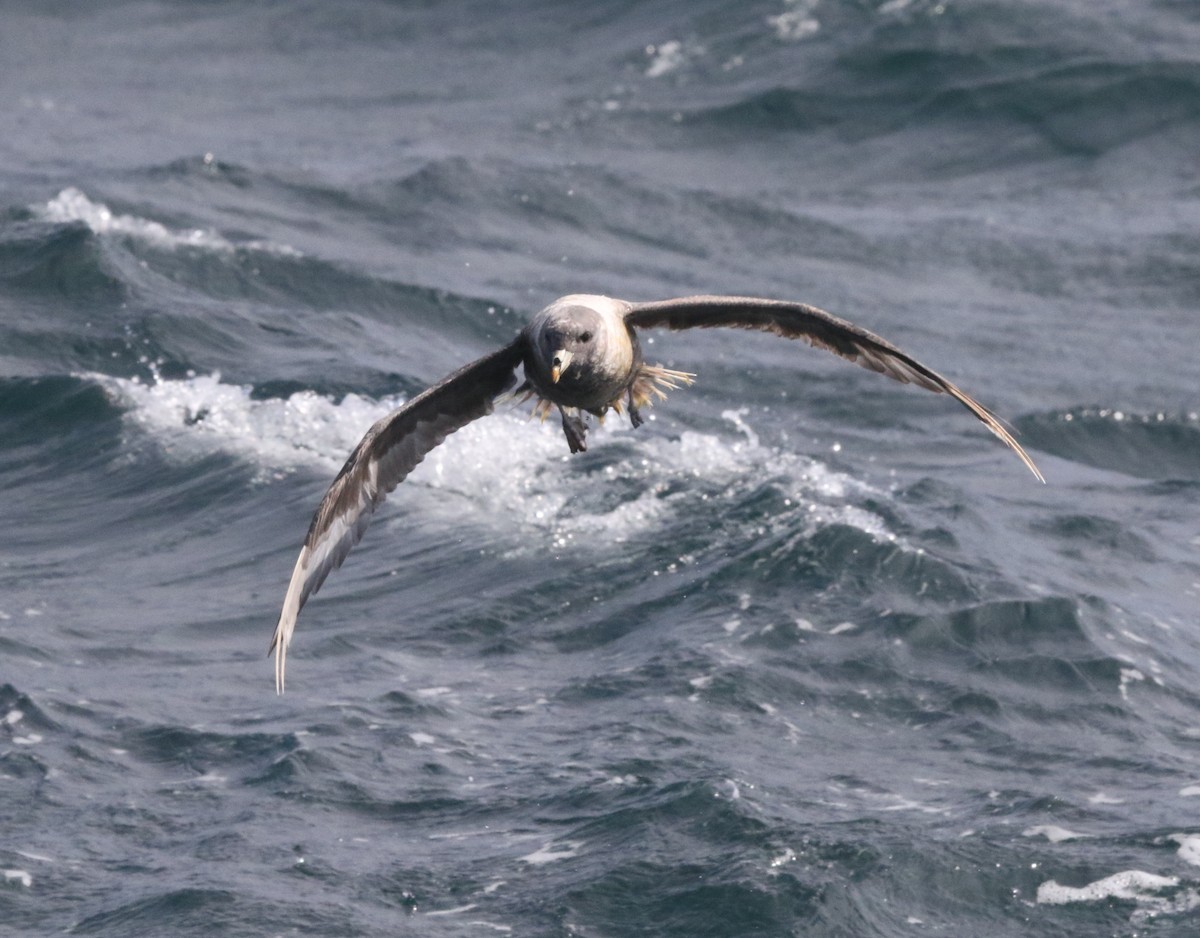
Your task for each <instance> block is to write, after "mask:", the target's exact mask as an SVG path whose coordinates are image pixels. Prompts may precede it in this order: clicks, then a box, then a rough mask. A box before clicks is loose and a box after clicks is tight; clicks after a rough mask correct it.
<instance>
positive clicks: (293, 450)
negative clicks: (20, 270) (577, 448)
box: [83, 374, 898, 546]
mask: <svg viewBox="0 0 1200 938" xmlns="http://www.w3.org/2000/svg"><path fill="white" fill-rule="evenodd" d="M83 377H84V378H86V380H88V381H92V382H95V383H96V384H98V385H99V386H100V387H102V388H104V389H105V391H106V392H107V393H108V394H109V395H110V397H111V399H112V400H113V401H114V402H116V403H117V404H118V405H119V406H120V407H121V408H122V409H123V410H124V411H125V412H126V414H127V419H128V421H129V422H130V423H131V424H132V425H133V426H135V427H137V428H139V429H140V430H141V431H143V432H145V433H147V434H148V435H149V436H151V437H152V438H153V439H155V440H157V441H158V442H159V444H160V446H161V447H162V449H163V451H164V452H165V453H166V454H168V456H169V457H170V458H173V459H176V460H184V461H188V460H196V459H202V458H204V457H207V456H211V455H213V454H217V453H220V454H226V455H233V456H236V457H238V458H240V459H244V460H246V461H247V462H249V463H251V464H252V465H254V466H255V467H256V468H257V469H258V471H259V473H260V477H262V478H270V477H279V476H280V475H282V474H286V473H290V472H293V471H295V470H299V469H309V470H316V471H323V472H326V473H331V472H334V471H336V470H337V468H338V467H339V466H340V465H341V464H342V462H343V461H344V460H345V458H346V456H347V454H348V453H349V452H350V451H351V450H352V449H353V448H354V446H355V445H357V443H358V441H359V439H361V437H362V434H363V433H365V432H366V430H367V428H368V427H370V426H371V424H372V423H374V422H375V420H377V419H379V418H380V417H382V416H383V415H385V414H387V413H389V412H390V411H391V410H393V409H395V408H396V407H398V406H400V404H401V403H402V401H403V399H402V398H400V397H387V398H383V399H380V400H374V399H370V398H365V397H362V396H360V395H357V394H347V395H345V396H344V397H342V398H341V399H340V400H334V399H332V398H330V397H327V396H324V395H321V394H317V393H315V392H313V391H309V390H301V391H296V392H294V393H292V394H290V395H288V396H287V397H285V398H266V399H260V398H258V397H257V396H256V394H255V390H254V388H252V387H251V386H248V385H233V384H228V383H225V382H223V381H222V380H221V378H220V376H219V375H194V376H190V377H186V378H182V379H175V380H172V379H164V378H161V377H155V378H154V379H152V380H141V379H136V378H134V379H126V378H117V377H112V376H106V375H95V374H93V375H86V376H83ZM725 419H726V420H727V421H728V423H729V424H730V426H731V427H732V428H734V429H735V431H736V433H735V434H734V435H733V436H732V437H722V436H717V435H714V434H709V433H698V432H695V431H684V432H682V433H681V434H679V435H678V436H671V437H665V436H662V435H655V434H653V433H649V434H648V433H646V432H645V431H641V437H642V438H636V439H635V438H634V436H633V433H634V431H632V429H630V428H627V427H621V426H616V425H615V424H616V423H617V421H616V420H610V421H609V422H608V424H607V425H601V426H598V427H596V429H595V431H594V437H593V438H594V439H595V440H596V441H597V445H596V446H595V447H594V448H593V450H592V451H591V452H589V453H588V454H586V455H585V456H584V457H582V458H577V459H574V460H570V459H568V457H567V455H566V454H565V452H564V449H563V446H564V444H563V441H562V438H561V432H560V431H559V428H558V426H557V424H555V423H553V422H547V423H544V424H543V423H538V422H535V421H531V420H530V419H529V418H528V417H527V416H525V415H524V414H522V413H521V412H520V411H519V410H517V409H516V408H515V407H512V406H504V405H501V407H500V408H499V409H498V412H497V413H496V414H494V415H493V416H491V417H490V418H487V419H485V420H481V421H477V422H475V423H473V424H470V425H468V426H467V427H465V428H464V429H463V430H461V431H459V432H458V433H456V434H455V435H454V436H452V437H451V438H450V439H448V440H447V441H446V442H445V443H444V444H442V445H441V446H440V447H438V448H437V449H435V450H434V451H433V452H432V453H430V454H429V456H428V457H427V458H426V460H425V462H424V463H423V464H422V465H421V466H420V467H418V468H417V469H416V470H415V471H414V473H413V476H412V478H411V479H410V480H409V482H408V483H407V485H409V486H410V487H412V488H414V489H417V490H426V491H430V492H434V491H436V492H438V493H439V495H438V497H437V498H436V499H428V498H426V499H423V500H422V504H423V505H424V506H425V508H426V509H427V510H435V511H436V510H442V511H450V512H451V513H454V512H458V511H460V510H461V508H460V506H461V505H462V504H463V503H465V502H478V501H480V500H481V499H484V500H486V504H487V506H488V508H489V514H491V515H494V516H495V517H503V518H504V519H505V524H509V523H511V520H512V519H519V521H520V522H521V523H524V524H526V525H529V526H533V527H538V528H544V529H548V530H550V531H551V532H552V533H553V535H554V540H555V542H556V543H558V544H559V545H560V546H566V545H567V544H568V543H569V542H571V541H574V540H578V539H581V538H584V537H587V538H589V539H591V538H595V537H597V536H599V537H600V538H601V539H602V540H605V541H608V542H612V543H617V542H620V541H621V540H622V539H624V538H625V537H628V536H630V535H631V534H632V533H634V532H637V531H642V530H645V529H647V528H648V527H651V526H654V525H656V524H660V523H663V522H664V520H665V519H666V518H675V517H677V516H678V513H679V512H680V511H686V509H685V508H684V507H683V506H684V505H686V504H696V503H698V502H699V503H702V502H703V501H704V500H708V499H711V498H713V497H715V496H716V494H717V493H719V492H723V491H725V490H726V489H730V488H731V487H732V494H733V496H734V497H738V498H753V497H754V493H755V492H756V491H757V489H758V488H759V487H761V486H762V485H763V484H765V483H768V482H769V483H772V484H774V485H776V486H779V487H781V490H782V491H783V492H784V493H785V500H786V504H787V505H788V506H790V510H792V511H793V512H795V514H796V517H797V518H798V519H802V520H803V521H804V524H805V525H806V526H811V527H812V528H814V529H815V528H820V527H826V526H830V525H844V526H850V527H853V528H856V529H858V530H859V531H861V532H863V533H865V534H866V535H867V536H868V537H869V538H871V539H873V540H878V541H881V542H886V543H896V542H897V541H898V539H897V537H896V535H895V534H893V533H892V532H891V531H890V530H889V528H888V525H887V523H886V522H885V521H884V519H883V518H882V517H881V516H879V515H878V514H876V513H875V512H873V511H871V510H870V509H868V508H866V507H863V506H862V505H861V504H856V502H862V501H863V500H864V499H866V498H868V497H883V493H880V492H878V491H877V490H875V489H873V488H872V487H871V486H869V485H867V484H865V483H863V482H861V481H859V480H856V479H854V478H852V477H851V476H848V475H846V474H844V473H840V472H836V471H834V470H832V469H830V468H828V467H826V466H824V465H823V464H821V463H819V462H817V461H815V460H812V459H810V458H808V457H806V456H803V455H800V454H795V453H790V452H784V451H779V450H776V449H773V448H770V447H767V446H764V445H763V444H762V443H761V442H760V441H759V439H758V437H757V435H756V434H755V433H754V431H753V429H752V428H751V427H750V426H749V425H748V424H747V422H746V420H745V417H744V415H743V414H741V413H739V412H734V411H730V412H727V413H726V414H725ZM652 422H653V415H651V423H652ZM597 477H599V478H601V479H603V480H604V485H602V486H600V487H599V488H598V489H597V486H596V485H595V480H596V478H597ZM738 493H741V494H740V495H739V494H738ZM447 496H450V498H447Z"/></svg>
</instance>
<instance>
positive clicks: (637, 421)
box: [629, 394, 646, 430]
mask: <svg viewBox="0 0 1200 938" xmlns="http://www.w3.org/2000/svg"><path fill="white" fill-rule="evenodd" d="M629 422H630V423H631V424H633V428H634V429H635V430H636V429H637V428H638V427H640V426H641V425H642V424H643V423H645V422H646V421H644V420H643V419H642V414H641V411H639V410H638V409H637V407H635V406H634V404H633V395H632V394H631V395H630V397H629Z"/></svg>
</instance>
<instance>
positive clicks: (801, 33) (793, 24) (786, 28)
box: [767, 0, 821, 42]
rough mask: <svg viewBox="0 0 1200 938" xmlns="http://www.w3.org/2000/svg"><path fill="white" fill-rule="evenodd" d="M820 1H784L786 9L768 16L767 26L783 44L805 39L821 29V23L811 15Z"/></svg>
mask: <svg viewBox="0 0 1200 938" xmlns="http://www.w3.org/2000/svg"><path fill="white" fill-rule="evenodd" d="M819 3H820V0H785V6H787V8H788V9H786V10H784V11H783V12H782V13H780V14H778V15H776V16H768V17H767V24H768V25H770V26H771V27H772V28H773V29H774V30H775V35H776V36H777V37H778V38H779V39H782V40H783V41H784V42H795V41H797V40H799V39H807V38H808V37H809V36H812V35H814V34H816V33H817V32H818V31H819V30H820V29H821V23H820V21H818V20H817V18H816V17H815V16H813V13H814V12H815V11H816V8H817V6H818V5H819Z"/></svg>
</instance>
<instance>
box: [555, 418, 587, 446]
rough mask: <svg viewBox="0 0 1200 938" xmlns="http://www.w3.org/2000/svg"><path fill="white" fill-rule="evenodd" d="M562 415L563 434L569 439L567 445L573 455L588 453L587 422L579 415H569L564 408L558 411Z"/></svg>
mask: <svg viewBox="0 0 1200 938" xmlns="http://www.w3.org/2000/svg"><path fill="white" fill-rule="evenodd" d="M558 412H559V413H560V414H562V428H563V434H564V435H565V436H566V438H567V445H568V446H569V447H571V452H572V453H586V452H587V431H588V425H587V421H585V420H584V419H583V417H581V416H580V415H579V414H568V413H567V412H566V410H564V409H563V408H562V407H560V408H559V409H558Z"/></svg>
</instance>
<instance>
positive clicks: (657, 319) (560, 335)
mask: <svg viewBox="0 0 1200 938" xmlns="http://www.w3.org/2000/svg"><path fill="white" fill-rule="evenodd" d="M714 326H731V327H735V328H739V329H758V330H761V331H764V332H773V333H774V334H775V335H779V336H783V337H784V338H788V339H803V340H804V341H806V342H808V343H809V344H810V345H813V346H816V347H818V348H824V349H828V350H829V351H831V352H833V353H834V354H835V355H840V356H841V357H842V358H845V359H848V360H849V361H852V362H856V363H858V364H859V365H862V366H863V367H864V368H870V369H871V370H872V371H878V372H880V373H882V374H885V375H887V376H888V377H890V378H895V379H896V380H897V381H901V382H904V383H906V384H907V383H912V384H916V385H919V386H920V387H923V388H926V389H928V390H930V391H934V392H935V393H942V392H945V393H946V394H949V395H950V396H951V397H953V398H954V399H955V400H957V401H958V402H959V403H961V404H962V405H963V406H964V407H966V408H967V409H968V410H969V411H971V413H973V414H974V415H975V416H976V417H978V418H979V419H980V420H981V421H983V424H984V425H985V426H986V427H987V428H988V429H989V430H991V431H992V433H994V434H996V436H998V437H1000V439H1002V440H1003V441H1004V442H1005V443H1007V444H1008V445H1009V447H1011V448H1012V450H1013V451H1014V452H1015V453H1016V454H1017V456H1019V457H1020V459H1021V461H1022V462H1023V463H1025V465H1026V466H1027V467H1028V468H1029V470H1030V471H1031V472H1032V473H1033V474H1034V475H1035V476H1036V477H1037V478H1038V480H1039V481H1043V482H1044V481H1045V480H1044V479H1043V478H1042V474H1041V473H1040V472H1039V471H1038V468H1037V466H1035V465H1034V464H1033V460H1032V459H1030V458H1029V455H1028V454H1027V453H1026V452H1025V450H1024V449H1022V448H1021V445H1020V444H1019V443H1017V441H1016V440H1015V439H1013V436H1012V434H1011V433H1009V431H1008V430H1007V429H1005V427H1004V425H1003V424H1002V423H1001V422H1000V420H999V419H998V418H997V417H996V415H995V414H993V413H992V412H991V411H990V410H988V409H987V408H986V407H984V406H983V405H982V404H980V403H979V402H978V401H976V400H975V399H974V398H972V397H971V396H970V395H968V394H966V393H965V392H963V391H961V390H959V389H958V388H957V387H955V386H954V385H953V384H952V383H951V382H949V381H947V380H946V379H945V378H943V377H942V376H941V375H939V374H938V373H937V372H936V371H933V370H932V369H930V368H927V367H925V366H924V365H922V364H921V363H920V362H919V361H917V360H916V359H915V358H913V357H911V356H910V355H908V354H906V353H905V352H902V351H900V349H898V348H896V346H894V345H892V344H891V343H890V342H888V341H886V340H885V339H882V338H880V337H879V336H877V335H875V334H874V333H871V332H868V331H867V330H866V329H862V328H859V327H858V326H856V325H854V324H853V323H850V322H847V321H846V320H844V319H839V318H838V317H836V316H833V315H831V314H830V313H827V312H825V311H824V310H821V309H817V308H816V307H815V306H808V305H806V304H804V303H792V302H787V301H784V300H769V299H759V298H757V297H749V296H685V297H680V298H678V299H671V300H658V301H653V302H646V303H630V302H626V301H625V300H617V299H612V298H610V297H607V296H589V295H582V294H576V295H572V296H564V297H561V298H560V299H557V300H555V301H554V302H553V303H551V304H550V305H549V306H547V307H546V308H545V309H543V310H542V311H541V312H540V313H538V314H537V315H536V316H534V317H533V318H532V319H531V320H530V322H529V324H528V325H526V326H525V328H524V329H522V330H521V333H520V334H519V335H518V336H517V337H516V338H515V339H514V340H513V341H512V342H510V343H509V344H508V345H506V346H504V347H503V348H501V349H497V350H496V351H494V352H491V353H489V354H487V355H485V356H483V357H482V358H480V359H478V360H476V361H473V362H471V363H470V364H469V365H465V366H464V367H462V368H460V369H459V370H458V371H456V372H454V373H453V374H451V375H450V376H448V377H447V378H445V379H443V380H442V381H441V382H439V383H438V384H435V385H434V386H433V387H431V388H429V389H428V390H426V391H424V392H422V393H421V394H418V395H417V396H416V397H414V398H413V399H412V400H410V401H409V402H408V403H406V404H404V405H403V406H401V407H399V408H397V409H396V410H394V411H392V412H391V413H390V414H388V415H387V416H386V417H383V418H381V419H380V420H378V421H376V423H375V424H374V425H373V426H372V427H371V428H370V429H369V430H367V433H366V436H364V437H363V438H362V441H361V442H360V443H359V444H358V446H356V447H355V448H354V452H352V453H351V454H350V457H349V459H347V460H346V464H345V465H344V466H342V469H341V471H340V472H339V473H338V474H337V478H335V479H334V480H333V484H332V485H330V486H329V491H327V492H326V493H325V497H324V498H322V499H321V504H320V505H319V506H318V507H317V511H316V514H315V515H313V519H312V523H311V524H310V525H309V528H308V535H307V536H306V537H305V539H304V546H303V547H302V548H301V549H300V557H299V558H298V559H297V560H296V566H295V569H294V570H293V571H292V579H291V582H290V583H289V584H288V589H287V594H286V596H285V597H284V600H283V609H282V611H281V612H280V614H279V622H278V624H277V625H276V626H275V635H274V638H273V639H272V641H271V647H270V649H269V650H268V654H270V653H271V652H274V654H275V689H276V691H277V692H278V693H283V685H284V668H285V664H286V661H287V649H288V645H289V644H290V642H291V640H292V632H293V630H294V629H295V627H296V617H297V616H298V615H299V614H300V610H301V609H302V608H303V607H304V603H305V602H306V601H307V600H308V598H309V596H311V595H313V594H314V593H316V592H317V590H318V589H320V587H321V584H322V583H324V582H325V578H326V577H327V576H328V575H329V574H330V572H331V571H333V570H336V569H337V568H338V567H340V566H341V564H342V561H343V560H345V559H346V555H347V554H348V553H349V552H350V549H351V548H352V547H353V546H354V545H355V544H357V543H358V542H359V540H360V539H361V538H362V536H363V532H364V531H366V529H367V525H368V524H370V521H371V515H372V514H373V513H374V511H375V509H376V508H378V507H379V504H380V502H382V501H383V500H384V498H386V497H387V494H388V493H389V492H390V491H391V490H392V489H394V488H395V487H396V486H397V485H399V484H400V483H401V482H402V481H403V480H404V478H405V477H406V476H407V475H408V474H409V473H410V472H411V471H412V470H413V468H414V467H415V466H416V465H417V464H418V463H419V462H421V460H422V459H424V458H425V456H426V454H427V453H429V451H430V450H432V449H433V448H434V447H435V446H437V445H438V444H439V443H441V442H442V441H443V440H444V439H446V437H447V436H449V435H450V434H451V433H453V432H454V431H455V430H458V429H460V428H462V427H464V426H466V425H467V424H468V423H470V422H471V421H472V420H477V419H478V418H480V417H483V416H485V415H487V414H490V413H491V412H492V410H493V408H494V405H495V402H496V398H498V397H499V396H500V395H502V394H504V393H505V392H507V391H510V390H512V389H513V388H514V387H516V384H517V375H516V369H517V366H518V365H520V366H521V367H522V369H523V373H524V382H523V383H522V384H521V386H520V387H516V393H518V394H520V393H522V392H524V393H525V394H526V396H527V397H532V398H536V399H537V400H536V404H535V405H534V413H537V414H540V415H541V416H542V417H543V418H544V417H545V416H547V415H548V414H549V413H550V412H551V410H552V409H557V410H558V413H559V416H560V417H561V419H562V428H563V434H564V435H565V436H566V438H567V445H568V446H569V447H570V450H571V452H572V453H582V452H584V451H585V450H586V449H587V430H588V424H587V417H586V415H587V414H592V415H594V416H596V417H603V416H604V414H605V412H606V411H608V410H610V409H611V410H614V411H616V412H618V413H620V412H621V411H622V409H625V410H627V411H628V413H629V420H630V422H631V423H632V424H633V426H635V427H637V426H640V425H641V424H642V417H641V409H642V408H643V407H645V406H646V405H647V404H650V403H651V402H652V399H653V398H654V397H659V398H662V397H665V394H664V389H672V388H677V387H679V386H680V385H682V384H691V382H692V378H693V377H694V375H692V374H689V373H688V372H683V371H674V370H672V369H669V368H663V367H662V366H661V365H651V364H647V363H646V361H645V359H644V358H643V357H642V349H641V346H640V344H639V342H638V334H637V330H638V329H650V328H657V327H665V328H668V329H690V328H693V327H714Z"/></svg>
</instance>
